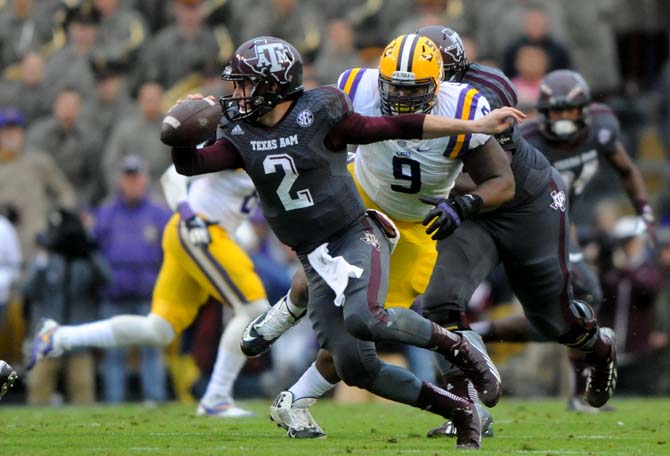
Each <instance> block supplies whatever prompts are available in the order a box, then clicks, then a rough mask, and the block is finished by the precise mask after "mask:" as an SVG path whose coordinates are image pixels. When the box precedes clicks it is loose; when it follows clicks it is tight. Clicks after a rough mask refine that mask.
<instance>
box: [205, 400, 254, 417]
mask: <svg viewBox="0 0 670 456" xmlns="http://www.w3.org/2000/svg"><path fill="white" fill-rule="evenodd" d="M195 414H196V416H211V417H213V418H249V417H251V416H254V415H255V413H254V412H252V411H251V410H246V409H243V408H242V407H238V406H237V405H235V402H234V401H233V400H232V399H230V398H225V399H219V400H214V401H209V400H205V399H204V398H203V399H202V400H201V401H200V403H199V404H198V409H197V410H196V412H195Z"/></svg>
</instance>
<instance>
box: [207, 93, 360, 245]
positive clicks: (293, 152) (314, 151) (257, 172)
mask: <svg viewBox="0 0 670 456" xmlns="http://www.w3.org/2000/svg"><path fill="white" fill-rule="evenodd" d="M351 112H353V109H352V107H351V102H350V101H349V98H348V97H347V96H346V95H344V93H343V92H342V91H340V90H339V89H337V88H335V87H320V88H318V89H314V90H310V91H308V92H305V93H304V94H303V95H302V96H301V97H300V98H298V99H297V100H296V101H295V102H294V104H293V106H292V107H291V109H290V110H289V111H288V113H287V114H286V115H285V116H284V118H283V119H282V120H281V121H279V123H278V124H277V125H275V126H273V127H264V126H262V125H259V124H255V123H251V122H244V121H240V122H223V123H222V125H221V126H220V127H219V132H218V135H219V137H225V138H226V139H227V140H228V141H230V142H232V143H233V144H234V145H235V147H236V148H237V150H238V151H239V154H240V156H241V157H242V161H243V163H244V169H245V170H246V171H247V173H248V174H249V176H250V177H251V180H253V182H254V185H255V186H256V191H257V192H258V195H259V198H260V202H261V207H262V209H263V214H264V215H265V217H266V218H267V220H268V222H269V224H270V226H271V227H272V230H273V231H274V232H275V234H276V235H277V237H278V238H279V240H281V241H282V242H283V243H284V244H286V245H288V246H290V247H292V248H293V249H295V250H296V251H298V252H301V253H303V252H308V251H311V250H312V249H313V248H315V247H317V246H318V245H320V244H322V243H323V242H326V241H327V240H328V239H329V238H330V237H331V236H333V235H334V234H336V233H338V232H341V231H343V230H344V229H346V228H347V227H348V226H349V225H351V224H352V223H353V222H354V221H355V220H357V219H358V218H360V217H361V216H362V215H363V214H364V212H365V206H364V204H363V201H362V200H361V197H360V195H359V194H358V191H357V189H356V185H355V184H354V181H353V179H352V177H351V175H350V174H349V172H348V171H347V153H346V150H344V149H343V150H342V151H338V152H333V151H330V150H328V149H326V147H325V146H324V139H325V137H326V135H328V133H329V132H330V130H331V129H332V128H333V127H334V126H335V125H336V124H337V123H339V122H340V121H341V120H342V119H344V118H345V117H346V116H347V115H349V114H350V113H351Z"/></svg>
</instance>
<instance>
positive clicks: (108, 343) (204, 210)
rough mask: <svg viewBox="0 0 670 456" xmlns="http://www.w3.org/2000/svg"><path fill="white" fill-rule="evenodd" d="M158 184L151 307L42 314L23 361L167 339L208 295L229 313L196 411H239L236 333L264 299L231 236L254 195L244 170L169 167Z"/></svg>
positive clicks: (213, 413) (240, 414) (228, 414)
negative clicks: (160, 210)
mask: <svg viewBox="0 0 670 456" xmlns="http://www.w3.org/2000/svg"><path fill="white" fill-rule="evenodd" d="M161 183H162V185H163V189H164V191H165V195H166V199H167V201H168V204H169V205H170V206H171V208H172V209H173V210H174V211H175V213H174V215H173V216H172V218H171V219H170V221H169V222H168V224H167V225H166V227H165V229H164V232H163V240H162V244H163V263H162V265H161V269H160V273H159V275H158V278H157V280H156V284H155V286H154V291H153V296H152V307H151V313H150V314H149V315H147V316H139V315H119V316H116V317H113V318H110V319H107V320H100V321H96V322H93V323H88V324H83V325H77V326H59V325H58V324H57V323H56V322H55V321H53V320H45V321H44V322H43V323H42V325H41V327H40V329H39V331H38V333H37V335H36V336H35V339H34V343H33V350H32V357H31V361H30V363H29V368H31V367H32V365H34V363H35V362H36V361H38V360H39V359H42V358H44V357H47V356H49V357H51V356H60V355H61V354H62V353H64V352H65V351H68V350H72V349H76V348H79V347H99V348H109V347H125V346H135V345H154V346H165V345H168V344H169V343H170V342H171V341H172V340H173V339H174V338H175V337H176V336H177V335H178V334H180V333H181V332H182V331H183V330H184V329H186V328H187V327H188V326H189V325H190V324H191V323H192V322H193V320H194V319H195V317H196V315H197V313H198V309H199V308H200V307H201V306H202V305H203V304H204V303H205V302H206V301H207V299H208V297H209V296H212V297H214V298H216V299H217V300H218V301H219V302H224V303H227V304H228V305H230V306H231V307H232V308H233V310H234V312H235V316H234V317H233V318H232V319H231V320H230V322H229V323H228V324H227V325H226V327H225V329H224V332H223V334H222V336H221V340H220V342H219V349H218V354H217V359H216V363H215V366H214V370H213V372H212V377H211V379H210V382H209V385H208V386H207V390H206V392H205V395H204V396H203V398H202V399H201V401H200V404H199V405H198V409H197V414H198V415H208V416H215V417H231V418H235V417H245V416H250V415H252V413H251V412H249V411H247V410H245V409H242V408H240V407H238V406H237V405H235V403H234V401H233V399H232V395H231V393H232V387H233V383H234V382H235V379H236V378H237V375H238V373H239V371H240V370H241V369H242V367H243V365H244V363H245V361H246V357H245V356H244V355H243V354H242V352H241V351H240V346H239V340H240V337H241V335H242V331H243V330H244V327H245V326H246V325H247V324H248V323H249V322H250V321H251V320H252V319H253V318H255V317H256V316H257V315H259V314H260V313H262V312H263V311H265V310H266V309H267V308H268V307H269V304H268V302H267V298H266V295H265V290H264V288H263V285H262V283H261V281H260V278H259V277H258V275H257V274H256V272H255V271H254V266H253V263H252V261H251V259H250V258H249V257H248V256H247V254H246V253H245V252H244V250H242V248H241V247H239V246H238V245H237V243H236V242H235V240H234V239H233V235H234V234H235V231H237V228H238V227H239V226H240V224H241V223H242V221H243V220H245V219H246V218H247V216H248V215H249V213H250V211H251V210H252V209H253V208H254V207H255V203H256V202H257V197H256V194H255V190H254V187H253V183H252V182H251V179H250V178H249V176H248V175H247V174H246V173H244V172H241V171H240V172H237V171H222V172H218V173H212V174H207V175H204V176H200V177H197V178H193V179H192V180H190V182H189V180H188V178H186V177H185V176H181V175H179V174H177V172H176V170H175V169H174V166H171V167H170V168H169V169H168V170H167V171H166V172H165V173H164V175H163V176H162V178H161Z"/></svg>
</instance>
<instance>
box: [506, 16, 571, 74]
mask: <svg viewBox="0 0 670 456" xmlns="http://www.w3.org/2000/svg"><path fill="white" fill-rule="evenodd" d="M526 46H535V47H539V48H541V49H543V50H544V52H545V53H546V56H547V58H548V64H549V67H548V68H547V70H546V71H547V72H549V71H554V70H559V69H562V68H571V64H570V56H569V54H568V50H567V48H566V47H565V46H564V45H563V44H561V43H559V42H558V41H556V40H555V39H554V38H553V36H551V35H550V33H549V18H548V17H547V14H546V12H545V10H544V8H542V7H539V6H534V7H531V8H529V9H528V10H527V11H526V13H525V16H524V21H523V32H522V35H521V36H520V37H519V38H517V39H516V40H514V41H512V42H511V43H510V44H509V45H508V46H507V49H506V50H505V59H504V63H503V71H504V72H505V74H506V75H507V76H509V77H510V78H514V77H516V76H518V75H519V70H518V68H517V66H516V62H517V57H518V54H519V51H520V50H521V49H522V48H524V47H526Z"/></svg>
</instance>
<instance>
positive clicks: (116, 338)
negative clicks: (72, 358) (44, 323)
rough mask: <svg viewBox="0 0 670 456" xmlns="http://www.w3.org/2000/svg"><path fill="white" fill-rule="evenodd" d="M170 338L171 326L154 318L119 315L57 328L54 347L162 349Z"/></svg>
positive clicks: (151, 315) (64, 348)
mask: <svg viewBox="0 0 670 456" xmlns="http://www.w3.org/2000/svg"><path fill="white" fill-rule="evenodd" d="M174 336H175V331H174V329H173V328H172V325H170V323H168V322H167V320H165V319H164V318H162V317H159V316H158V315H155V314H149V315H148V316H141V315H119V316H116V317H112V318H109V319H107V320H100V321H94V322H93V323H86V324H83V325H76V326H60V327H59V328H58V329H57V330H56V333H55V334H54V348H55V349H57V350H58V349H62V350H72V349H74V348H81V347H98V348H109V347H128V346H132V345H153V346H163V345H167V344H169V343H170V342H171V341H172V339H174Z"/></svg>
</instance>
